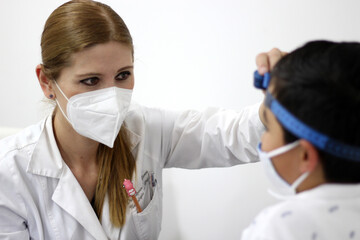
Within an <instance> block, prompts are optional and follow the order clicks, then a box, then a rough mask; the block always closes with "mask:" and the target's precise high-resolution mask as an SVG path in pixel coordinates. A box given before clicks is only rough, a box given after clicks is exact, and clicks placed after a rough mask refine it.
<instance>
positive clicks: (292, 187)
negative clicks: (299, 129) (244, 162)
mask: <svg viewBox="0 0 360 240" xmlns="http://www.w3.org/2000/svg"><path fill="white" fill-rule="evenodd" d="M298 145H299V141H295V142H293V143H289V144H287V145H284V146H282V147H279V148H277V149H274V150H272V151H270V152H263V151H262V150H261V143H259V145H258V148H257V150H258V153H259V157H260V161H261V162H262V163H263V166H264V169H265V173H266V175H267V177H268V178H269V180H270V182H271V183H272V185H273V186H274V187H275V188H276V191H275V192H274V191H271V190H269V192H270V194H272V195H274V196H275V197H277V198H284V197H287V196H292V195H295V194H296V188H297V187H298V186H299V185H300V184H301V183H302V182H303V181H304V180H305V179H306V177H307V176H308V175H309V172H305V173H303V174H302V175H301V176H300V177H299V178H298V179H296V180H295V181H294V182H293V183H292V184H289V183H288V182H286V181H285V180H284V179H283V178H282V177H281V176H280V175H279V174H278V173H277V172H276V170H275V168H274V165H273V164H272V161H271V158H272V157H275V156H278V155H280V154H283V153H286V152H288V151H290V150H291V149H293V148H295V147H296V146H298Z"/></svg>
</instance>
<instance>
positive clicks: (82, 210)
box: [52, 165, 107, 239]
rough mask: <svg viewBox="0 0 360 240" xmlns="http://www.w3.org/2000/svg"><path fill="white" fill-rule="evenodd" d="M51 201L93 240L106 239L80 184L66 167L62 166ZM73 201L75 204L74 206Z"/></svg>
mask: <svg viewBox="0 0 360 240" xmlns="http://www.w3.org/2000/svg"><path fill="white" fill-rule="evenodd" d="M52 200H53V201H54V202H55V203H56V204H58V205H59V206H60V207H61V208H63V209H64V210H65V211H66V212H68V213H69V214H70V215H71V216H73V217H74V218H75V219H76V220H77V221H78V222H79V223H80V224H81V225H82V226H83V227H84V229H86V231H88V232H89V233H90V234H91V235H92V236H93V237H94V238H95V239H107V236H106V234H105V232H104V229H103V228H102V226H101V224H100V222H99V220H98V217H97V216H96V214H95V211H94V210H93V208H92V206H91V204H90V202H89V200H88V199H87V197H86V195H85V194H84V191H83V190H82V188H81V186H80V184H79V183H78V181H77V180H76V178H75V176H74V174H72V172H71V170H70V169H69V167H68V166H66V165H65V166H64V167H63V170H62V173H61V176H60V180H59V183H58V185H57V187H56V189H55V191H54V194H53V195H52ZM74 200H75V201H76V202H77V204H74Z"/></svg>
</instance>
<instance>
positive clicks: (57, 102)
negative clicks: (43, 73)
mask: <svg viewBox="0 0 360 240" xmlns="http://www.w3.org/2000/svg"><path fill="white" fill-rule="evenodd" d="M54 82H55V85H56V87H57V89H59V91H60V93H61V94H62V95H63V96H64V98H65V99H66V101H67V102H69V99H68V98H67V97H66V95H65V94H64V92H63V91H62V90H61V88H60V87H59V85H58V84H57V82H56V80H54ZM55 101H56V104H57V105H58V106H59V109H60V111H61V113H62V114H63V116H64V117H65V118H66V120H67V121H68V122H69V123H70V125H71V126H72V123H71V122H70V120H69V118H68V117H67V116H66V114H65V112H64V111H63V110H62V108H61V105H60V103H59V101H58V100H57V97H55Z"/></svg>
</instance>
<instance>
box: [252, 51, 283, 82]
mask: <svg viewBox="0 0 360 240" xmlns="http://www.w3.org/2000/svg"><path fill="white" fill-rule="evenodd" d="M286 54H287V53H286V52H282V51H281V50H280V49H278V48H273V49H271V50H270V51H269V52H264V53H259V54H258V55H257V56H256V66H257V70H258V72H259V73H260V75H264V74H265V73H266V72H269V71H270V70H271V69H273V67H274V66H275V64H276V63H277V62H278V61H279V60H280V58H282V57H283V56H285V55H286Z"/></svg>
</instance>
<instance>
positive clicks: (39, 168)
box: [27, 114, 141, 178]
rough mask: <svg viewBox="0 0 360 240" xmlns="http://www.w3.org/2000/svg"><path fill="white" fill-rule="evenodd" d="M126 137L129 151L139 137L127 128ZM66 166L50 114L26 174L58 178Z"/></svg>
mask: <svg viewBox="0 0 360 240" xmlns="http://www.w3.org/2000/svg"><path fill="white" fill-rule="evenodd" d="M125 128H126V129H127V130H128V136H129V140H130V146H129V147H130V150H131V151H133V150H134V148H135V147H136V146H137V145H138V144H139V142H140V140H141V136H139V135H137V134H136V133H134V132H133V131H131V130H130V129H129V128H127V127H125ZM64 165H66V164H65V163H64V161H63V159H62V157H61V154H60V151H59V148H58V146H57V143H56V140H55V136H54V131H53V123H52V114H51V115H49V116H48V117H47V118H46V119H45V120H44V121H43V122H42V123H41V133H40V138H39V140H38V143H37V144H36V146H35V148H34V150H33V152H32V154H31V158H30V161H29V164H28V167H27V172H29V173H32V174H37V175H41V176H46V177H52V178H60V177H61V174H62V169H63V167H64Z"/></svg>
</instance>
